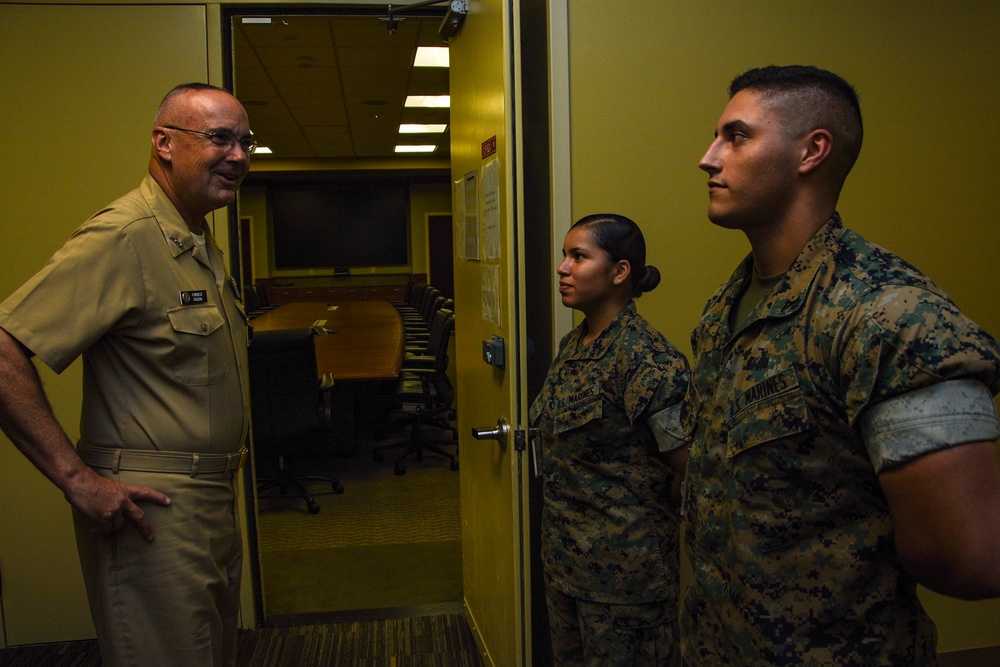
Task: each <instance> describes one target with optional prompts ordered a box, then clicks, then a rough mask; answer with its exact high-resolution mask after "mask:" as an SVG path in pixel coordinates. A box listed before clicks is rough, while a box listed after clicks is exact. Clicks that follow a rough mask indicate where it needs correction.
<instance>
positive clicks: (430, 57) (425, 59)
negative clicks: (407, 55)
mask: <svg viewBox="0 0 1000 667" xmlns="http://www.w3.org/2000/svg"><path fill="white" fill-rule="evenodd" d="M448 64H449V60H448V47H447V46H418V47H417V56H416V57H415V58H414V59H413V66H414V67H448Z"/></svg>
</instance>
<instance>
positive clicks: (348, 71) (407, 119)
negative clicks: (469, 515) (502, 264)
mask: <svg viewBox="0 0 1000 667" xmlns="http://www.w3.org/2000/svg"><path fill="white" fill-rule="evenodd" d="M370 14H371V13H370ZM440 23H441V16H440V11H436V12H432V13H431V14H430V15H427V14H426V13H422V12H419V11H416V12H409V13H406V14H405V15H401V16H400V17H399V18H398V25H397V26H395V28H394V29H393V32H392V33H390V31H389V30H388V29H387V27H386V26H385V25H384V22H383V21H381V20H380V19H379V17H377V16H375V15H369V16H360V17H359V16H350V15H338V14H330V13H326V14H322V15H320V14H316V15H312V14H306V15H295V16H292V15H289V16H274V17H270V18H269V20H264V19H261V18H260V17H246V18H244V17H241V16H238V15H237V16H234V17H233V20H232V35H233V46H234V48H233V54H234V57H233V89H234V91H235V93H236V95H237V97H239V98H240V99H241V101H242V102H243V104H244V105H245V107H246V109H247V112H248V114H249V116H250V122H251V126H252V127H253V128H254V131H255V133H256V134H258V135H259V136H261V137H267V141H268V145H267V146H266V147H265V148H266V149H268V150H270V151H271V153H264V154H261V151H260V150H258V154H257V156H255V159H254V163H253V168H252V172H251V174H250V176H248V178H247V180H246V181H245V183H244V185H243V187H242V189H241V192H240V199H239V216H240V231H241V238H240V246H241V249H242V253H241V255H242V259H243V261H242V266H241V269H240V277H241V282H242V284H243V290H244V300H245V302H246V306H247V310H248V312H249V313H250V315H251V317H252V321H251V324H252V326H253V328H254V342H253V344H252V345H251V350H250V351H251V355H250V357H251V390H252V394H253V405H252V407H253V415H254V420H253V424H254V429H253V430H254V447H255V455H254V470H255V476H256V480H257V494H256V495H257V498H256V503H257V506H256V510H257V511H256V515H255V516H256V518H257V521H256V523H255V526H254V530H255V531H256V535H255V538H256V539H255V540H254V539H251V544H256V546H257V553H256V554H255V555H257V556H258V557H259V558H258V559H257V560H256V562H255V567H256V568H258V570H259V572H260V581H261V587H262V599H263V610H262V612H263V615H264V616H265V617H266V618H268V619H270V620H272V621H273V620H274V619H275V618H277V619H278V620H279V621H280V620H281V619H282V618H286V617H301V616H303V615H317V614H321V615H324V616H325V617H326V618H355V617H357V616H358V614H362V615H369V616H371V615H400V614H407V613H424V612H429V611H435V610H442V609H445V610H453V609H457V610H460V609H461V600H462V595H461V593H462V584H461V576H462V575H461V543H460V532H459V506H458V502H459V499H458V493H459V489H458V474H459V472H458V469H459V464H458V460H457V454H458V452H457V438H456V436H457V433H456V432H455V427H454V423H455V422H454V417H455V415H454V406H453V403H454V400H453V399H454V382H455V379H454V364H453V363H452V361H451V360H452V359H453V358H454V352H453V348H454V341H453V336H452V330H453V327H454V316H453V314H452V313H453V311H454V305H453V302H452V301H451V299H452V298H453V279H452V254H453V243H452V230H451V227H452V215H451V187H450V183H449V170H450V161H449V152H450V151H449V148H450V146H449V144H450V136H449V133H448V131H447V129H448V115H449V114H448V108H447V107H411V108H406V107H404V106H403V104H404V101H405V99H406V97H407V95H412V94H415V93H417V92H419V93H421V94H424V95H433V96H436V97H440V96H446V95H447V93H448V69H447V67H446V65H447V50H448V49H447V46H448V45H447V43H446V42H445V41H443V40H442V39H441V37H440V36H439V35H438V27H439V25H440ZM418 47H424V49H423V50H422V49H418ZM442 52H443V53H442ZM414 53H418V54H421V55H420V57H421V58H424V57H427V58H429V60H428V63H429V64H428V65H427V66H417V65H415V63H414ZM424 53H427V54H429V55H427V56H424V55H422V54H424ZM402 126H407V127H406V130H413V129H414V128H415V127H416V128H417V129H419V130H421V132H413V131H406V132H404V131H403V129H401V127H402ZM417 126H419V127H417ZM418 145H429V146H431V147H432V148H433V151H432V152H429V153H423V154H421V153H413V152H399V151H398V149H397V146H402V148H403V150H407V149H410V147H412V146H418ZM435 316H437V317H435ZM449 352H450V354H449ZM407 562H430V563H434V565H433V567H429V568H427V569H426V571H421V570H414V569H407V568H401V567H400V564H401V563H407Z"/></svg>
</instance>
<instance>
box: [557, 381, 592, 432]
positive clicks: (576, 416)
mask: <svg viewBox="0 0 1000 667" xmlns="http://www.w3.org/2000/svg"><path fill="white" fill-rule="evenodd" d="M603 416H604V409H603V401H602V399H601V394H600V392H599V391H595V392H594V393H593V394H592V395H590V396H587V397H585V398H582V399H579V400H576V401H574V402H573V403H571V404H568V405H564V406H561V407H560V408H559V409H558V410H557V411H556V414H555V415H554V417H553V420H552V433H553V435H559V434H560V433H565V432H566V431H569V430H572V429H574V428H578V427H580V426H584V425H586V424H589V423H591V422H593V421H599V420H600V419H601V418H602V417H603Z"/></svg>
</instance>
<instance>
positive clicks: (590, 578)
mask: <svg viewBox="0 0 1000 667" xmlns="http://www.w3.org/2000/svg"><path fill="white" fill-rule="evenodd" d="M557 273H558V275H559V293H560V295H561V297H562V303H563V305H565V306H568V307H570V308H574V309H576V310H579V311H580V312H581V313H583V315H584V318H585V319H584V320H583V322H582V323H581V324H580V325H579V326H577V327H576V328H575V329H574V330H573V331H571V332H570V333H569V334H567V335H566V337H565V338H563V340H562V342H561V343H560V346H559V354H558V356H557V357H556V359H555V361H553V362H552V367H551V368H550V369H549V373H548V376H547V378H546V380H545V385H544V386H543V388H542V390H541V391H540V393H539V395H538V397H537V398H536V399H535V402H534V404H533V405H532V407H531V420H532V423H533V425H535V426H536V427H537V428H539V430H540V436H541V438H540V439H541V448H542V455H541V459H542V473H543V475H544V482H543V489H544V491H543V509H542V561H543V564H544V568H545V581H546V598H547V605H548V611H549V625H550V629H551V633H552V648H553V659H554V664H555V665H557V666H560V665H601V666H602V667H615V666H617V665H623V666H624V665H629V666H639V665H678V664H680V657H679V655H680V654H679V648H678V635H677V623H676V618H677V597H678V570H679V563H678V529H677V515H676V510H675V501H674V499H675V498H677V497H679V495H680V482H681V479H682V477H683V472H684V470H683V468H684V464H685V462H686V459H687V441H686V439H685V437H684V435H683V433H682V431H681V428H680V426H679V425H680V411H681V407H682V398H683V396H684V393H685V391H686V389H687V384H688V380H689V377H690V371H689V369H688V365H687V361H686V360H685V358H684V356H683V355H682V354H681V353H680V352H678V351H677V350H676V349H675V348H674V347H673V346H672V345H671V344H670V343H669V342H667V340H666V339H665V338H664V337H663V336H662V335H661V334H660V333H659V332H657V331H656V330H655V329H653V327H652V326H650V324H649V323H648V322H647V321H646V320H645V319H644V318H643V317H642V316H641V315H639V314H638V313H637V312H636V307H635V302H634V299H635V298H636V297H638V296H640V295H641V294H642V293H643V292H647V291H649V290H652V289H653V288H654V287H656V286H657V284H658V283H659V282H660V274H659V271H658V270H657V269H656V268H655V267H653V266H647V265H646V243H645V240H644V239H643V236H642V232H641V231H640V229H639V227H638V226H637V225H636V224H635V223H634V222H633V221H632V220H630V219H628V218H626V217H624V216H621V215H606V214H602V215H589V216H586V217H584V218H582V219H581V220H579V221H578V222H576V224H574V225H573V227H572V228H571V229H570V231H569V233H568V234H567V235H566V239H565V242H564V244H563V261H562V263H561V264H560V265H559V268H558V271H557Z"/></svg>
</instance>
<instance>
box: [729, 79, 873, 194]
mask: <svg viewBox="0 0 1000 667" xmlns="http://www.w3.org/2000/svg"><path fill="white" fill-rule="evenodd" d="M748 89H749V90H752V91H755V92H758V93H760V95H761V98H762V99H763V100H764V101H765V102H766V103H770V104H773V108H775V109H776V110H778V111H779V113H781V115H782V118H783V120H784V126H783V128H784V129H783V132H784V133H785V135H786V136H794V137H800V136H803V135H805V134H806V133H808V132H811V131H813V130H815V129H819V128H822V129H825V130H828V131H829V132H830V134H831V135H833V153H832V157H833V159H834V163H835V164H836V165H837V167H838V172H839V173H840V175H841V177H842V178H846V177H847V174H848V173H849V172H850V171H851V168H852V167H853V166H854V163H855V162H856V161H857V159H858V155H859V154H860V153H861V142H862V139H863V138H864V126H863V125H862V122H861V104H860V103H859V102H858V93H857V91H855V90H854V87H853V86H852V85H851V84H849V83H847V81H845V80H844V79H842V78H841V77H839V76H837V75H836V74H834V73H833V72H828V71H826V70H824V69H820V68H818V67H811V66H808V65H786V66H782V67H779V66H777V65H769V66H767V67H759V68H755V69H751V70H748V71H746V72H744V73H743V74H740V75H739V76H738V77H736V78H735V79H733V82H732V83H731V84H730V86H729V96H730V97H732V96H733V95H735V94H736V93H738V92H740V91H741V90H748Z"/></svg>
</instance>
